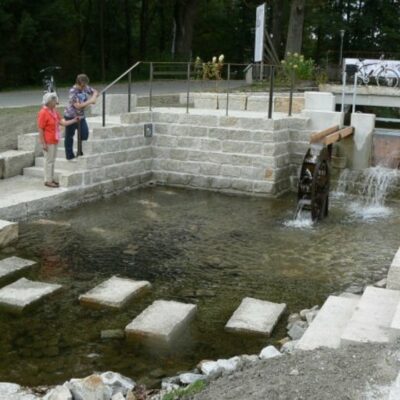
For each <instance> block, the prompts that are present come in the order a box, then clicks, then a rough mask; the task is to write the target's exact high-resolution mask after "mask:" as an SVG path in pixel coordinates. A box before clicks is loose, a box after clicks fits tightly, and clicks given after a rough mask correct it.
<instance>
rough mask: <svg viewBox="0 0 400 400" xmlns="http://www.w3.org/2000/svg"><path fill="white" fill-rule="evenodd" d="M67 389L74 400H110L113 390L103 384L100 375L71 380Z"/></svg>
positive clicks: (67, 384)
mask: <svg viewBox="0 0 400 400" xmlns="http://www.w3.org/2000/svg"><path fill="white" fill-rule="evenodd" d="M65 385H66V387H67V388H68V389H69V390H70V391H71V393H72V395H73V396H74V397H73V399H74V400H110V399H111V395H112V389H111V388H109V387H108V386H106V385H105V384H104V383H103V380H102V379H101V377H100V376H99V375H90V376H88V377H86V378H84V379H71V380H70V381H69V382H67V383H66V384H65Z"/></svg>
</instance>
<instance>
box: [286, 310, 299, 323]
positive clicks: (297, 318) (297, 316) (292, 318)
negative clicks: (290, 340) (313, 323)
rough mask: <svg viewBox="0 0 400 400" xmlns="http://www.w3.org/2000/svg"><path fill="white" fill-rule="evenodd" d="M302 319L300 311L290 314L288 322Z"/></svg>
mask: <svg viewBox="0 0 400 400" xmlns="http://www.w3.org/2000/svg"><path fill="white" fill-rule="evenodd" d="M299 320H301V316H300V314H299V313H294V314H290V315H289V318H288V324H290V323H293V322H296V321H299Z"/></svg>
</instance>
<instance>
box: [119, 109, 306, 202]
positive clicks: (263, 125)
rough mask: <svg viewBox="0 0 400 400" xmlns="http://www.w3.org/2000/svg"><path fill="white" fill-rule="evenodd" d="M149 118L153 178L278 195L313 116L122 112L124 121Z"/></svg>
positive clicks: (302, 147) (294, 168) (294, 167)
mask: <svg viewBox="0 0 400 400" xmlns="http://www.w3.org/2000/svg"><path fill="white" fill-rule="evenodd" d="M146 121H151V122H152V123H153V124H154V137H153V139H152V143H151V146H152V157H153V158H152V166H151V170H152V173H153V178H152V179H153V180H154V181H156V182H157V183H159V184H166V185H174V186H184V187H193V188H202V189H210V190H218V191H225V192H237V193H248V194H261V195H273V196H276V195H279V194H282V193H284V192H286V191H288V190H290V182H291V176H292V175H293V174H294V175H295V174H296V173H297V167H298V165H297V164H299V160H302V158H303V157H304V154H305V150H306V149H307V145H306V143H307V142H308V138H309V135H310V132H309V131H307V124H308V120H307V119H306V118H300V117H299V118H293V117H292V118H281V119H275V120H268V119H267V118H265V117H254V116H253V117H250V116H248V117H242V116H241V117H233V116H231V117H229V116H228V117H226V116H222V115H209V114H204V113H203V114H185V113H183V112H180V113H178V112H171V111H170V112H161V111H156V112H152V113H131V114H126V115H124V116H123V122H124V123H129V124H132V123H139V122H146ZM293 138H295V139H296V141H294V142H293V143H292V140H293ZM301 151H303V152H302V153H301ZM299 154H300V155H301V157H299ZM300 163H301V161H300Z"/></svg>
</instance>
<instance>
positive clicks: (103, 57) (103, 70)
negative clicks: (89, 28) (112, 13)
mask: <svg viewBox="0 0 400 400" xmlns="http://www.w3.org/2000/svg"><path fill="white" fill-rule="evenodd" d="M104 1H105V0H100V65H101V80H102V82H105V80H106V55H105V46H104Z"/></svg>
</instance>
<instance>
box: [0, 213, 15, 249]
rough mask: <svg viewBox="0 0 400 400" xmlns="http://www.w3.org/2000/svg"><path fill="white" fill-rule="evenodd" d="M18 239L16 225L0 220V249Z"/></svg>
mask: <svg viewBox="0 0 400 400" xmlns="http://www.w3.org/2000/svg"><path fill="white" fill-rule="evenodd" d="M17 239H18V223H17V222H10V221H4V220H2V219H0V248H1V247H5V246H7V245H8V244H9V243H12V242H14V241H15V240H17Z"/></svg>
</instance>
